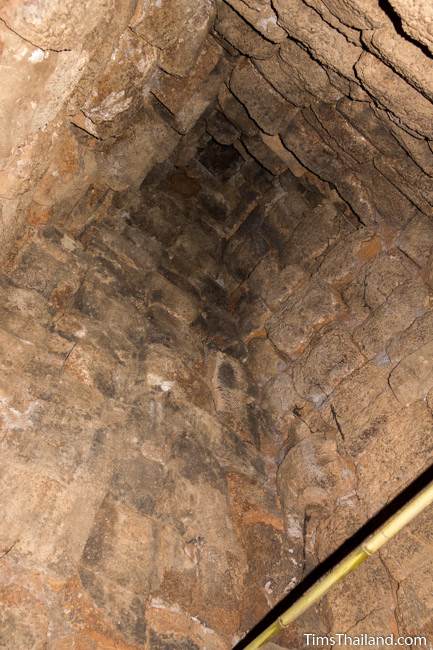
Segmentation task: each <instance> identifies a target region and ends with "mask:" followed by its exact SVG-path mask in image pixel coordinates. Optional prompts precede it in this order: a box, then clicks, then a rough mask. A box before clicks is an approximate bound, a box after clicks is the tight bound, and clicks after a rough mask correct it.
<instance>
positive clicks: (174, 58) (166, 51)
mask: <svg viewBox="0 0 433 650" xmlns="http://www.w3.org/2000/svg"><path fill="white" fill-rule="evenodd" d="M214 16H215V10H214V5H213V3H212V2H211V1H210V0H200V2H196V3H194V5H191V3H189V2H188V1H187V0H181V1H180V2H179V1H173V0H162V2H160V3H158V4H154V3H152V2H149V1H148V0H142V1H140V2H138V3H137V7H136V9H135V13H134V16H133V17H132V19H131V23H130V25H131V28H132V29H133V30H134V31H135V32H136V33H137V34H138V35H139V36H141V37H142V38H143V39H144V40H145V41H146V42H148V43H151V44H152V45H154V46H155V47H157V48H159V50H161V53H160V56H159V65H160V66H161V68H162V69H163V70H165V71H166V72H169V73H170V74H174V75H179V76H182V77H183V76H185V75H187V74H188V73H189V72H191V70H192V68H193V66H194V64H195V63H196V61H197V58H198V56H199V54H200V51H201V49H202V47H203V45H204V42H205V39H206V36H207V34H208V31H209V27H210V25H211V23H212V20H213V18H214ZM186 34H188V38H186V37H185V35H186Z"/></svg>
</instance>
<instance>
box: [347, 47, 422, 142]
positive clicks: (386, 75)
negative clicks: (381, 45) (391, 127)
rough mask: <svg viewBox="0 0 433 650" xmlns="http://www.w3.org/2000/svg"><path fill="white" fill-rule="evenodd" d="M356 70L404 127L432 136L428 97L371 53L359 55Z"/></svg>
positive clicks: (361, 79)
mask: <svg viewBox="0 0 433 650" xmlns="http://www.w3.org/2000/svg"><path fill="white" fill-rule="evenodd" d="M355 69H356V74H357V75H358V77H359V79H360V81H361V83H362V85H363V86H364V87H365V88H366V90H367V91H368V92H369V93H370V94H372V95H373V96H374V97H375V98H376V99H377V100H378V101H379V102H380V104H382V105H383V106H384V107H385V108H386V109H388V110H390V111H391V112H392V113H393V114H394V115H395V116H396V117H397V118H398V119H399V120H400V121H401V123H402V124H403V126H408V127H409V128H410V129H412V130H413V131H415V132H416V133H419V134H420V135H423V136H425V137H427V138H433V130H432V128H431V123H432V116H433V105H432V103H431V102H430V101H429V100H428V99H426V98H425V97H423V96H422V95H421V94H420V93H418V92H417V91H416V90H415V89H414V88H412V87H411V86H409V85H408V84H407V83H406V82H405V81H403V79H401V77H399V76H398V75H396V74H395V72H393V71H392V70H391V68H388V67H387V66H386V65H384V64H383V63H381V62H380V61H379V59H377V58H376V57H374V56H372V55H371V54H367V53H364V54H362V56H361V57H360V59H359V61H358V62H357V63H356V66H355ZM409 106H410V109H409Z"/></svg>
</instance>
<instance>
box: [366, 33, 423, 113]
mask: <svg viewBox="0 0 433 650" xmlns="http://www.w3.org/2000/svg"><path fill="white" fill-rule="evenodd" d="M364 40H365V42H366V43H367V45H368V47H369V49H370V50H371V52H373V53H374V54H376V55H377V56H378V57H379V58H380V59H382V61H383V62H384V63H386V64H387V65H389V66H390V67H391V68H393V69H394V70H395V71H396V72H397V73H398V74H399V75H400V76H401V77H403V78H404V79H405V80H406V81H407V82H408V83H409V84H410V85H411V86H413V87H414V88H416V90H418V91H419V92H420V93H422V94H423V95H425V97H427V98H428V99H430V100H433V75H432V74H431V72H430V69H429V68H430V66H429V58H428V57H427V56H426V55H425V54H424V53H423V52H422V50H421V49H420V48H419V47H417V46H416V45H413V44H412V43H411V42H410V41H409V40H407V39H405V38H402V37H401V36H399V35H398V34H397V33H396V32H395V30H394V29H393V27H382V28H381V29H376V30H374V31H373V32H371V33H368V32H367V33H366V34H365V35H364Z"/></svg>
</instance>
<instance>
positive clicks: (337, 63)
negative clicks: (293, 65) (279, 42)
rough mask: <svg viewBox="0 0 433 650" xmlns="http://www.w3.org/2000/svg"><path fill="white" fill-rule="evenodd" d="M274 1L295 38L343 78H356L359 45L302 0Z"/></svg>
mask: <svg viewBox="0 0 433 650" xmlns="http://www.w3.org/2000/svg"><path fill="white" fill-rule="evenodd" d="M274 4H275V10H276V12H277V14H278V18H279V21H280V23H281V24H282V25H283V27H284V28H285V29H286V30H287V31H288V33H289V34H290V36H292V38H294V39H296V40H297V41H300V42H302V43H303V44H304V45H305V46H306V47H307V49H308V50H309V51H310V52H311V53H312V55H313V56H314V57H315V58H316V59H318V60H319V61H321V62H322V63H324V64H325V65H327V66H329V67H330V68H332V69H333V70H335V71H336V72H338V73H340V74H342V75H343V77H347V78H348V79H355V76H354V65H355V63H356V62H357V60H358V58H359V55H360V54H361V51H362V50H361V49H360V48H359V47H357V46H356V45H353V44H352V43H349V42H348V41H347V39H346V38H345V37H344V36H343V34H340V33H339V32H338V31H337V30H335V29H333V28H332V27H331V26H330V25H328V24H327V23H326V22H325V21H324V20H322V18H321V17H320V16H319V14H318V13H316V11H314V9H311V8H310V7H306V6H305V4H304V3H303V2H302V1H301V0H290V2H287V0H275V3H274Z"/></svg>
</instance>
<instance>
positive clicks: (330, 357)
mask: <svg viewBox="0 0 433 650" xmlns="http://www.w3.org/2000/svg"><path fill="white" fill-rule="evenodd" d="M364 362H365V357H364V356H363V355H362V354H361V353H360V351H359V350H358V348H357V346H356V345H355V344H354V343H353V341H352V339H351V337H350V334H349V333H348V332H346V331H345V330H344V329H341V328H337V327H335V328H332V329H330V330H329V331H328V332H325V333H324V334H323V335H322V337H321V338H320V339H319V340H318V341H317V342H314V341H313V342H312V343H311V344H310V347H309V349H308V352H307V353H306V354H305V356H304V357H301V359H299V360H298V362H297V363H296V365H295V368H294V382H295V387H296V390H297V392H298V393H299V394H300V395H302V396H304V397H307V398H308V399H311V400H312V401H313V402H315V403H317V404H320V402H321V401H322V400H323V399H325V396H328V395H329V394H330V393H331V392H332V391H333V390H334V388H335V387H336V386H338V384H339V383H340V382H341V381H342V380H343V379H345V377H347V376H348V375H350V374H351V373H352V372H354V371H355V370H356V369H357V368H359V367H360V366H361V365H362V364H363V363H364Z"/></svg>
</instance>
